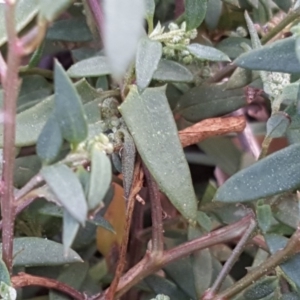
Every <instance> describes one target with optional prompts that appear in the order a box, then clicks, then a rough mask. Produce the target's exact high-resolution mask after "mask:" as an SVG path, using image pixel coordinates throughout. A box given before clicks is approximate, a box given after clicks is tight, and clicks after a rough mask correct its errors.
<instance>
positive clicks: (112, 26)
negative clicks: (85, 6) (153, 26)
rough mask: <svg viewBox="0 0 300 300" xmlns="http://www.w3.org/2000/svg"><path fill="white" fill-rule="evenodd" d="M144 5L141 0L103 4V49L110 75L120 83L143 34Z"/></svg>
mask: <svg viewBox="0 0 300 300" xmlns="http://www.w3.org/2000/svg"><path fill="white" fill-rule="evenodd" d="M144 6H145V3H144V1H141V0H122V1H119V0H110V1H105V2H104V3H103V8H104V15H105V26H104V32H103V33H104V34H103V42H104V49H105V52H106V55H107V58H108V60H109V63H110V67H111V70H112V74H113V76H114V77H115V79H116V80H117V81H120V80H121V79H122V77H123V75H124V74H125V72H126V70H127V68H128V67H129V65H130V63H131V62H132V61H133V59H134V56H135V54H136V49H137V45H138V41H139V39H140V37H141V36H142V34H143V31H144V29H143V19H144V16H145V7H144Z"/></svg>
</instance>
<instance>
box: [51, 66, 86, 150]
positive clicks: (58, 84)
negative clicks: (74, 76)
mask: <svg viewBox="0 0 300 300" xmlns="http://www.w3.org/2000/svg"><path fill="white" fill-rule="evenodd" d="M54 72H55V116H56V119H57V121H58V124H59V126H60V129H61V132H62V136H63V137H64V138H65V139H66V140H67V141H68V142H70V143H71V144H73V145H77V144H79V143H80V142H82V141H83V140H85V139H86V137H87V135H88V127H87V122H86V117H85V115H84V112H83V108H82V103H81V101H80V96H79V94H78V93H77V91H76V89H75V88H74V86H73V84H72V82H71V80H70V79H69V77H68V76H67V74H66V72H65V71H64V69H63V67H62V65H61V64H60V63H59V62H58V61H56V62H55V71H54Z"/></svg>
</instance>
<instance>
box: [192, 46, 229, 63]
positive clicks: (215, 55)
mask: <svg viewBox="0 0 300 300" xmlns="http://www.w3.org/2000/svg"><path fill="white" fill-rule="evenodd" d="M187 49H188V50H189V51H190V52H191V53H192V54H193V55H194V56H195V57H196V58H198V59H201V60H210V61H230V58H229V57H228V56H227V55H226V54H225V53H223V52H221V51H220V50H218V49H215V48H213V47H209V46H204V45H200V44H190V45H189V46H187Z"/></svg>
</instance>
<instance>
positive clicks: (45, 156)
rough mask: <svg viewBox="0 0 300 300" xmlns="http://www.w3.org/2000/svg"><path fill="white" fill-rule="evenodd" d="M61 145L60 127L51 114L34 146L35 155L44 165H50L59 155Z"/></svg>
mask: <svg viewBox="0 0 300 300" xmlns="http://www.w3.org/2000/svg"><path fill="white" fill-rule="evenodd" d="M62 144H63V137H62V134H61V130H60V127H59V125H58V122H57V120H56V118H55V115H54V114H52V115H51V116H50V117H49V119H48V121H47V122H46V124H45V126H44V128H43V130H42V132H41V134H40V135H39V138H38V140H37V144H36V153H37V155H38V156H39V158H40V159H41V160H42V162H43V163H44V164H51V163H52V162H54V161H55V160H56V158H57V156H58V155H59V152H60V149H61V147H62Z"/></svg>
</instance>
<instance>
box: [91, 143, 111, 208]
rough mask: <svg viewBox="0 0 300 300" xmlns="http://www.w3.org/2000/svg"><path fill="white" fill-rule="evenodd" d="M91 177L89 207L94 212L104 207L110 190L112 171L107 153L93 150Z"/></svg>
mask: <svg viewBox="0 0 300 300" xmlns="http://www.w3.org/2000/svg"><path fill="white" fill-rule="evenodd" d="M91 161H92V165H91V177H90V184H89V193H88V206H89V209H91V210H93V209H95V208H97V207H102V206H103V199H104V197H105V195H106V193H107V191H108V189H109V186H110V183H111V178H112V169H111V163H110V160H109V158H108V157H107V155H106V153H104V152H103V151H101V150H99V149H98V148H97V147H94V148H93V150H92V159H91Z"/></svg>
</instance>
